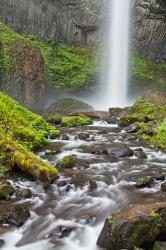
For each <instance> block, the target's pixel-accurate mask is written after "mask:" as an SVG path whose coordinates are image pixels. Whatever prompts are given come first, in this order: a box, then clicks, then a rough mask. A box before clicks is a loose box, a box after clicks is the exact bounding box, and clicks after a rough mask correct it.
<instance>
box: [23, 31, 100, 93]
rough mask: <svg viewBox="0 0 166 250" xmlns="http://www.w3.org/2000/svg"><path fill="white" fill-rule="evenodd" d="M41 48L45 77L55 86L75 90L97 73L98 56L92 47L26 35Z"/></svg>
mask: <svg viewBox="0 0 166 250" xmlns="http://www.w3.org/2000/svg"><path fill="white" fill-rule="evenodd" d="M25 37H26V38H27V39H30V40H31V41H32V42H33V43H35V44H36V45H37V46H38V48H40V50H41V53H42V55H43V58H44V64H45V76H46V78H47V79H48V80H49V82H50V83H52V84H53V85H54V86H56V87H59V88H73V87H80V86H84V85H86V84H87V83H88V79H89V78H90V77H91V76H93V75H94V74H95V73H96V72H97V68H98V56H97V55H96V49H95V48H94V47H92V46H84V47H82V46H77V47H76V46H73V45H69V44H64V43H57V42H55V41H48V42H47V41H44V40H42V39H41V38H39V37H36V36H33V35H26V36H25Z"/></svg>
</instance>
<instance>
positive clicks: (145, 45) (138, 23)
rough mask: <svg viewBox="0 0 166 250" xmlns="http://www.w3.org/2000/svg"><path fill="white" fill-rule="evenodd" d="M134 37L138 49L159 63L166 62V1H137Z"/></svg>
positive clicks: (134, 17) (134, 16)
mask: <svg viewBox="0 0 166 250" xmlns="http://www.w3.org/2000/svg"><path fill="white" fill-rule="evenodd" d="M133 25H134V26H133V37H134V42H135V45H136V47H137V48H140V49H141V50H142V51H143V52H144V54H145V55H147V56H148V57H150V58H152V59H155V60H157V61H166V1H165V0H136V1H135V8H134V13H133Z"/></svg>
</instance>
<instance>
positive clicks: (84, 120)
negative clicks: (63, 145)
mask: <svg viewBox="0 0 166 250" xmlns="http://www.w3.org/2000/svg"><path fill="white" fill-rule="evenodd" d="M91 123H92V120H91V119H90V118H88V117H81V116H64V117H63V118H62V122H61V125H62V126H64V127H79V126H83V125H89V124H91Z"/></svg>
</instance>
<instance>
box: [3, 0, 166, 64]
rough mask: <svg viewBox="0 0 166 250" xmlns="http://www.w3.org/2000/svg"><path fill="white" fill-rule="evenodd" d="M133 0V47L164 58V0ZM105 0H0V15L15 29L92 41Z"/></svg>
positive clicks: (97, 34) (76, 41) (98, 34)
mask: <svg viewBox="0 0 166 250" xmlns="http://www.w3.org/2000/svg"><path fill="white" fill-rule="evenodd" d="M133 2H135V6H134V7H135V8H134V17H133V24H134V28H133V36H134V42H135V45H136V47H138V48H139V49H141V50H142V51H143V52H144V53H145V54H146V55H147V56H148V57H150V58H152V59H155V60H160V61H161V60H165V59H166V43H165V41H166V3H165V0H135V1H134V0H132V3H133ZM109 3H110V0H28V1H27V0H21V1H20V0H8V1H6V0H0V6H1V8H0V16H1V17H3V20H4V21H5V22H6V23H7V24H9V25H10V26H11V27H12V28H14V29H15V30H16V31H18V32H19V31H21V32H30V33H33V34H37V35H40V36H41V37H43V38H45V39H55V40H57V41H63V42H67V43H72V44H73V43H74V44H94V43H98V42H100V39H101V37H102V35H101V26H102V25H103V23H104V20H105V16H106V13H107V11H108V4H109ZM102 27H103V26H102Z"/></svg>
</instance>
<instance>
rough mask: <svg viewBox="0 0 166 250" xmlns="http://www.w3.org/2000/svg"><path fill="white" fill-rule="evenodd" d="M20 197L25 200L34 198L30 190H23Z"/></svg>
mask: <svg viewBox="0 0 166 250" xmlns="http://www.w3.org/2000/svg"><path fill="white" fill-rule="evenodd" d="M19 197H20V198H25V199H27V198H31V197H32V191H31V190H30V189H28V188H26V189H23V190H21V191H20V193H19Z"/></svg>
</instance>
